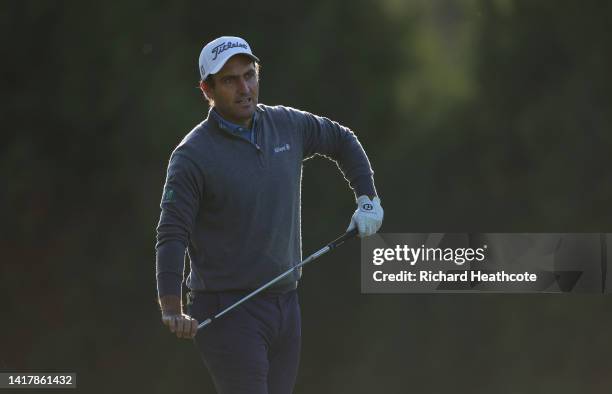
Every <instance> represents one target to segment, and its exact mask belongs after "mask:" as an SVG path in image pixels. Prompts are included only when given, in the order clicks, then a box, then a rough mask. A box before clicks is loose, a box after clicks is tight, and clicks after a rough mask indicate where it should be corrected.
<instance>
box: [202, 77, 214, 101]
mask: <svg viewBox="0 0 612 394" xmlns="http://www.w3.org/2000/svg"><path fill="white" fill-rule="evenodd" d="M200 90H201V91H202V93H203V94H204V95H205V96H206V97H211V92H212V88H211V87H210V86H208V84H207V83H206V82H204V81H200Z"/></svg>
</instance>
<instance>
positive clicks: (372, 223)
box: [296, 111, 384, 237]
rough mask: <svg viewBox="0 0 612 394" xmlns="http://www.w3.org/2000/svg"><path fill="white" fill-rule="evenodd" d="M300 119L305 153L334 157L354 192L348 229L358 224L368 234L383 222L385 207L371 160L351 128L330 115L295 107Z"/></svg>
mask: <svg viewBox="0 0 612 394" xmlns="http://www.w3.org/2000/svg"><path fill="white" fill-rule="evenodd" d="M296 113H297V115H296V116H297V117H298V119H301V121H300V123H301V130H302V136H303V144H304V145H303V146H304V157H305V158H306V159H308V158H310V157H311V156H312V155H314V154H321V155H323V156H326V157H328V158H330V159H331V160H334V161H335V162H336V164H337V165H338V167H339V168H340V171H341V172H342V174H343V175H344V177H345V179H346V180H347V181H348V182H349V185H350V186H351V188H352V189H353V191H354V193H355V197H356V200H357V210H356V211H355V213H354V214H353V216H352V218H351V222H350V224H349V227H348V229H347V231H350V230H352V229H353V228H355V227H357V229H358V230H359V236H360V237H364V236H369V235H372V234H374V233H376V232H377V231H378V229H379V228H380V226H381V225H382V220H383V216H384V211H383V209H382V206H381V204H380V199H379V198H378V196H377V193H376V187H375V186H374V178H373V174H374V172H373V171H372V167H371V166H370V161H369V160H368V157H367V155H366V153H365V151H364V150H363V147H362V146H361V144H360V143H359V141H358V140H357V137H356V136H355V134H354V133H353V132H352V131H351V130H350V129H348V128H346V127H344V126H341V125H340V124H338V123H336V122H333V121H331V120H329V119H327V118H323V117H319V116H315V115H312V114H310V113H307V112H300V111H296Z"/></svg>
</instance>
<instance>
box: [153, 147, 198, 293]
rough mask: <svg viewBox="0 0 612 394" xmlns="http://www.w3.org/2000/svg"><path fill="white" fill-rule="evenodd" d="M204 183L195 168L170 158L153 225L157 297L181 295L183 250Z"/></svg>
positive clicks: (183, 160)
mask: <svg viewBox="0 0 612 394" xmlns="http://www.w3.org/2000/svg"><path fill="white" fill-rule="evenodd" d="M203 189H204V180H203V176H202V173H201V171H199V169H198V167H197V165H196V164H195V163H194V162H193V161H192V160H191V159H189V158H188V157H187V156H184V155H183V154H181V153H177V152H176V151H175V152H174V153H173V154H172V156H171V157H170V163H169V165H168V171H167V175H166V182H165V184H164V191H163V196H162V201H161V204H160V207H161V215H160V218H159V223H158V225H157V243H156V245H155V249H156V278H157V291H158V295H159V297H162V296H164V295H169V294H173V295H177V296H180V295H181V283H182V281H183V275H184V269H185V249H186V247H187V244H188V242H189V236H190V234H191V231H192V229H193V225H194V222H195V217H196V215H197V212H198V208H199V204H200V199H201V196H202V193H203Z"/></svg>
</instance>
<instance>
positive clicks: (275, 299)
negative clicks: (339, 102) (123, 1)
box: [156, 37, 383, 394]
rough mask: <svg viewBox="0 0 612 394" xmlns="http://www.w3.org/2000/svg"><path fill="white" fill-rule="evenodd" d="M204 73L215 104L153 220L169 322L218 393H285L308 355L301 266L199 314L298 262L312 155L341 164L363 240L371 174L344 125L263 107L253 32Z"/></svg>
mask: <svg viewBox="0 0 612 394" xmlns="http://www.w3.org/2000/svg"><path fill="white" fill-rule="evenodd" d="M199 69H200V77H201V81H200V89H201V90H202V92H203V94H204V96H205V98H206V99H207V100H208V102H209V105H210V110H209V112H208V117H207V118H206V119H205V120H204V121H203V122H201V123H200V124H198V125H197V126H196V127H195V128H194V129H193V130H191V131H190V132H189V133H188V134H187V135H186V136H185V138H184V139H183V140H182V141H181V142H180V144H179V145H178V146H177V147H176V149H175V150H174V151H173V152H172V155H171V156H170V161H169V164H168V171H167V177H166V182H165V185H164V191H163V196H162V202H161V216H160V219H159V224H158V226H157V244H156V251H157V261H156V263H157V264H156V268H157V273H156V274H157V290H158V295H159V303H160V306H161V310H162V321H163V323H164V324H165V325H166V326H168V327H169V329H170V331H171V332H172V333H174V334H175V335H176V336H177V337H179V338H186V339H190V338H194V339H195V341H194V342H195V344H196V347H197V349H198V351H199V353H200V354H201V356H202V359H203V361H204V363H205V365H206V367H207V368H208V371H209V372H210V375H211V376H212V379H213V382H214V384H215V387H216V389H217V391H218V392H219V393H221V394H237V393H249V394H250V393H253V394H255V393H256V394H268V393H269V394H288V393H291V392H292V390H293V386H294V383H295V379H296V375H297V370H298V362H299V355H300V339H301V331H300V325H301V323H300V307H299V304H298V296H297V291H296V288H297V283H298V280H299V279H300V275H301V271H300V270H295V272H294V273H293V274H292V275H288V276H286V277H285V278H284V279H283V280H281V281H279V282H277V283H275V284H274V285H273V286H272V287H270V288H268V289H267V290H265V291H264V292H262V293H259V294H258V295H256V296H255V297H253V298H252V299H249V300H248V301H247V302H245V303H243V304H241V305H240V306H239V307H237V308H236V309H234V310H233V311H232V312H231V313H228V314H227V315H225V316H223V317H222V318H220V319H219V320H217V321H215V323H213V324H211V325H210V326H207V327H206V328H203V329H202V330H199V332H198V331H197V330H196V327H197V324H198V321H202V320H204V319H206V318H207V317H210V316H213V315H214V314H215V313H217V312H219V311H221V310H222V309H224V308H225V307H227V306H229V305H231V304H233V303H234V302H236V301H237V300H239V299H240V298H242V297H244V296H245V295H247V294H248V293H249V292H251V291H252V290H254V289H256V288H258V287H259V286H261V285H262V284H264V283H266V282H268V281H269V280H271V279H272V278H274V277H276V276H277V275H279V274H280V273H282V272H284V271H286V270H288V269H290V268H291V267H293V266H295V265H296V264H297V263H299V262H300V260H301V234H300V204H301V202H300V187H301V182H302V162H303V161H304V160H306V159H308V158H310V157H312V156H314V155H316V154H319V155H323V156H325V157H327V158H329V159H331V160H334V161H335V162H336V163H337V164H338V166H339V168H340V170H341V171H342V173H343V175H344V177H345V178H346V179H347V181H348V183H349V185H350V187H351V189H352V190H353V192H354V193H355V197H356V201H357V209H356V211H355V213H354V214H353V216H352V218H351V221H350V225H349V229H353V228H355V227H357V229H358V231H359V236H361V237H365V236H369V235H371V234H374V233H375V232H376V231H378V229H379V228H380V226H381V224H382V219H383V209H382V207H381V205H380V199H379V198H378V197H377V194H376V188H375V186H374V180H373V172H372V169H371V167H370V163H369V161H368V158H367V156H366V154H365V152H364V150H363V148H362V146H361V144H360V143H359V141H358V140H357V137H355V134H353V132H352V131H351V130H349V129H348V128H346V127H344V126H341V125H340V124H338V123H336V122H333V121H331V120H329V119H327V118H323V117H319V116H316V115H313V114H310V113H308V112H304V111H300V110H297V109H293V108H289V107H283V106H267V105H263V104H258V95H259V59H258V58H257V57H256V56H255V55H254V54H253V52H252V51H251V47H250V46H249V44H248V43H247V42H246V41H245V40H243V39H241V38H239V37H220V38H217V39H215V40H214V41H211V42H210V43H208V44H206V45H205V46H204V48H203V49H202V52H201V53H200V57H199ZM185 251H187V254H188V257H189V262H190V272H189V275H188V278H187V282H186V283H187V286H188V288H189V293H188V303H187V308H185V309H183V305H182V301H181V298H182V297H181V284H182V281H183V269H184V257H185Z"/></svg>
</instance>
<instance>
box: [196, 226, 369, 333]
mask: <svg viewBox="0 0 612 394" xmlns="http://www.w3.org/2000/svg"><path fill="white" fill-rule="evenodd" d="M356 235H357V229H356V228H355V229H353V230H351V231H347V232H346V233H344V235H342V236H341V237H339V238H338V239H336V240H334V241H332V242H330V243H328V244H327V245H325V247H323V248H321V249H320V250H318V251H317V252H315V253H313V254H311V255H310V256H308V257H307V258H306V260H304V261H302V262H301V263H299V264H298V265H296V266H295V267H293V268H290V269H288V270H287V271H285V272H283V273H282V274H280V275H279V276H277V277H276V278H274V279H272V280H271V281H269V282H268V283H266V284H265V285H263V286H261V287H260V288H258V289H256V290H253V291H252V292H251V293H249V294H248V295H246V296H244V297H243V298H241V299H239V300H238V301H236V302H235V303H233V304H232V305H230V306H228V307H227V308H225V309H224V310H222V311H221V312H219V313H217V314H216V315H214V316H212V317H209V318H208V319H206V320H204V321H203V322H202V323H200V324H199V325H198V330H200V329H202V328H204V327H206V326H207V325H209V324H211V323H212V322H213V321H215V320H217V319H218V318H220V317H221V316H223V315H225V314H226V313H227V312H229V311H231V310H232V309H234V308H236V307H237V306H238V305H240V304H242V303H243V302H245V301H246V300H248V299H249V298H251V297H253V296H255V295H256V294H258V293H260V292H262V291H264V290H265V289H267V288H268V287H270V286H272V285H273V284H274V283H276V282H278V281H279V280H281V279H283V278H284V277H285V276H287V275H289V274H290V273H291V272H293V271H295V270H296V269H298V268H300V267H302V266H303V265H306V264H308V263H310V262H311V261H313V260H315V259H316V258H318V257H320V256H322V255H324V254H325V253H327V252H329V251H330V250H332V249H334V248H336V247H338V246H340V245H342V244H343V243H344V242H345V241H347V240H349V239H351V238H353V237H354V236H356Z"/></svg>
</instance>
